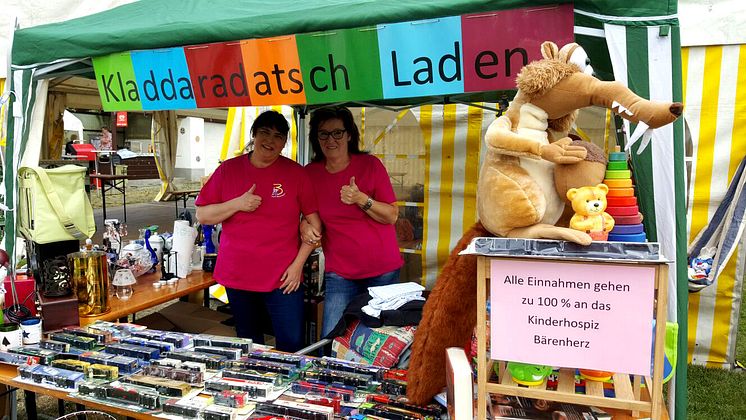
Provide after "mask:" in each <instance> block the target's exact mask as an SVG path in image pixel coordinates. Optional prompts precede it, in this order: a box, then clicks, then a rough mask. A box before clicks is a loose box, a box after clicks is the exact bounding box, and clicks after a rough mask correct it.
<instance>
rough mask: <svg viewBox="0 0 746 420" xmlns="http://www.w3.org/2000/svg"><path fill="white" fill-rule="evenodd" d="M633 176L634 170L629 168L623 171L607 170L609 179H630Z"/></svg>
mask: <svg viewBox="0 0 746 420" xmlns="http://www.w3.org/2000/svg"><path fill="white" fill-rule="evenodd" d="M631 177H632V171H630V170H629V169H626V170H623V171H606V178H607V179H630V178H631Z"/></svg>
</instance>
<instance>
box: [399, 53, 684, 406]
mask: <svg viewBox="0 0 746 420" xmlns="http://www.w3.org/2000/svg"><path fill="white" fill-rule="evenodd" d="M542 56H543V57H544V59H542V60H539V61H536V62H533V63H530V64H529V65H527V66H526V67H524V68H523V69H522V70H521V72H520V74H519V75H518V78H517V79H516V82H517V83H516V84H517V86H518V93H517V94H516V96H515V99H514V100H513V102H512V103H511V104H510V106H509V108H508V110H507V112H506V113H505V115H503V116H501V117H500V118H498V119H497V120H495V121H494V122H493V123H492V124H491V125H490V127H489V128H488V130H487V133H486V135H485V145H486V147H487V153H486V156H485V159H484V162H483V163H482V168H481V171H480V175H479V182H478V186H477V210H478V213H479V220H480V221H479V222H478V223H477V224H476V225H474V226H473V227H472V228H471V229H469V230H468V231H467V232H466V233H465V234H464V236H463V237H462V238H461V240H460V241H459V243H458V244H457V246H456V248H455V249H454V250H453V251H452V252H451V255H450V257H449V259H448V261H447V262H446V264H445V266H444V267H443V270H442V272H441V273H440V275H439V277H438V280H437V282H436V284H435V287H434V289H433V291H432V293H431V294H430V297H429V298H428V301H427V303H426V304H425V308H424V311H423V317H422V321H421V322H420V325H419V328H418V329H417V332H416V333H415V338H414V344H413V349H412V359H411V363H410V366H409V373H408V387H407V397H408V398H409V399H410V400H411V401H412V402H414V403H418V404H422V403H426V402H428V401H429V400H430V399H432V397H433V396H434V395H435V394H436V393H438V392H440V391H441V389H442V388H443V387H444V386H445V357H444V356H445V349H446V348H448V347H463V346H465V345H466V343H468V342H469V339H470V337H471V335H472V332H473V329H474V326H475V324H476V299H475V297H476V257H474V256H459V255H458V253H459V252H460V251H461V250H463V249H464V248H466V246H467V245H468V243H469V242H470V241H471V239H472V238H475V237H479V236H491V235H496V236H504V237H521V238H537V239H538V238H545V239H561V240H568V241H573V242H577V243H580V244H589V243H590V242H591V238H590V236H588V234H586V233H585V232H580V231H575V230H572V229H569V228H567V227H561V226H556V225H555V224H556V222H557V221H558V220H559V218H560V217H561V215H562V214H563V212H565V207H566V200H565V199H564V197H565V193H566V189H569V188H571V187H577V186H584V185H596V184H598V183H600V182H601V181H602V180H603V170H602V169H601V167H600V165H599V164H598V162H595V163H593V164H591V165H588V164H587V162H586V161H585V158H586V157H587V156H588V152H587V149H586V148H585V147H579V146H578V145H576V144H573V142H572V140H571V139H570V138H568V137H567V135H568V132H569V131H570V129H571V127H572V124H573V123H574V121H575V118H576V117H577V113H578V110H579V109H580V108H584V107H587V106H591V105H595V106H602V107H605V108H608V109H612V110H613V111H615V112H616V113H618V114H619V115H620V116H621V117H622V118H625V119H627V120H630V121H632V122H644V123H646V124H647V125H648V126H649V127H651V128H657V127H660V126H663V125H665V124H668V123H671V122H673V121H674V120H675V119H676V118H677V117H679V116H680V115H681V113H682V111H683V106H682V105H681V104H680V103H661V102H652V101H648V100H646V99H643V98H641V97H639V96H637V95H635V94H634V93H633V92H632V91H630V90H629V89H627V88H626V87H625V86H624V85H622V84H620V83H617V82H603V81H600V80H598V79H596V78H594V77H593V76H591V74H590V69H589V68H586V66H587V60H586V59H587V55H585V52H584V51H583V50H582V48H579V46H578V45H577V44H574V43H573V44H568V45H566V46H564V47H563V48H562V49H561V50H560V49H558V48H557V46H556V45H555V44H554V43H552V42H545V43H543V44H542ZM576 165H581V166H580V167H579V168H580V169H574V168H573V167H574V166H576ZM557 187H560V189H563V191H557Z"/></svg>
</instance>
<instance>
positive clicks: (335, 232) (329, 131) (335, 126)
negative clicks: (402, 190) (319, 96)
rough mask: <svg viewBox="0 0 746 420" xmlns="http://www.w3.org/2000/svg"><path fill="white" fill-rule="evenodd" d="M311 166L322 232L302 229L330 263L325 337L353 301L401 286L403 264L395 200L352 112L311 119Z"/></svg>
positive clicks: (321, 112)
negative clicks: (374, 289) (376, 288)
mask: <svg viewBox="0 0 746 420" xmlns="http://www.w3.org/2000/svg"><path fill="white" fill-rule="evenodd" d="M309 139H310V141H311V147H312V148H313V152H314V156H313V159H312V162H311V163H310V164H309V165H308V166H306V173H307V174H308V175H309V177H310V178H311V180H312V182H313V185H314V190H315V192H316V198H317V201H318V207H319V216H320V217H321V222H322V223H323V230H321V229H317V228H315V227H313V226H311V225H310V224H308V223H302V224H301V237H302V239H303V241H304V242H305V243H307V244H311V245H318V244H319V243H321V246H322V248H323V249H324V257H325V259H326V266H325V267H326V268H325V273H324V287H325V298H324V320H323V327H322V330H321V333H322V334H321V335H322V336H323V337H326V336H327V335H328V334H329V333H330V332H331V331H332V330H333V329H334V327H335V326H336V325H337V322H339V320H340V318H341V317H342V313H343V312H344V310H345V308H346V307H347V305H348V304H349V303H350V301H351V300H352V298H353V297H355V296H356V295H358V294H360V293H365V292H367V289H368V287H371V286H384V285H388V284H392V283H397V282H398V281H399V269H400V268H401V266H402V264H403V261H402V258H401V255H400V254H399V245H398V244H397V241H396V230H395V228H394V223H396V219H397V218H398V216H399V209H398V208H397V206H396V196H395V195H394V189H393V187H392V186H391V181H390V179H389V175H388V173H387V172H386V168H385V167H384V166H383V164H382V163H381V161H380V160H379V159H378V158H377V157H375V156H371V155H369V154H367V153H365V152H363V151H361V150H360V132H359V131H358V128H357V125H356V124H355V120H354V118H353V116H352V113H351V112H350V110H349V109H347V108H345V107H333V108H321V109H317V110H316V111H314V112H313V113H312V114H311V120H310V129H309Z"/></svg>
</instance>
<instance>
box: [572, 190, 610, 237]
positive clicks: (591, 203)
mask: <svg viewBox="0 0 746 420" xmlns="http://www.w3.org/2000/svg"><path fill="white" fill-rule="evenodd" d="M608 192H609V187H607V186H606V185H605V184H598V185H596V186H595V187H580V188H570V189H569V190H568V191H567V199H568V200H570V202H571V203H572V209H573V210H575V215H574V216H572V219H570V228H571V229H575V230H580V231H583V232H586V233H587V234H588V235H590V237H591V239H593V240H594V241H606V240H608V239H609V232H610V231H611V229H613V228H614V218H612V217H611V216H610V215H609V213H606V212H605V211H604V210H606V193H608Z"/></svg>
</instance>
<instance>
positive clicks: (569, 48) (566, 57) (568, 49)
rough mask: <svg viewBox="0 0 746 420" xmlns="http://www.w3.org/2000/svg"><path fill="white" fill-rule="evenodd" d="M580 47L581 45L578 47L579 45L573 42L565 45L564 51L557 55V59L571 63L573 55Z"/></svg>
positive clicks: (561, 50)
mask: <svg viewBox="0 0 746 420" xmlns="http://www.w3.org/2000/svg"><path fill="white" fill-rule="evenodd" d="M579 47H580V45H578V44H576V43H574V42H571V43H569V44H567V45H565V46H564V47H562V49H560V50H559V53H558V54H557V58H558V59H559V61H561V62H563V63H569V62H570V57H572V53H574V52H575V50H576V49H577V48H579Z"/></svg>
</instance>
